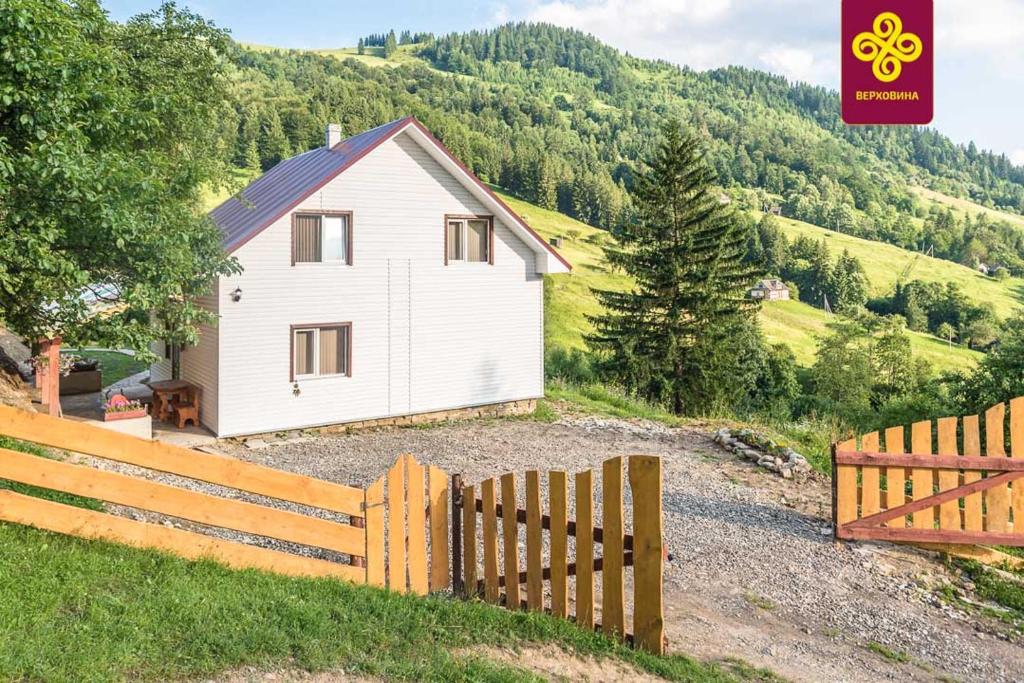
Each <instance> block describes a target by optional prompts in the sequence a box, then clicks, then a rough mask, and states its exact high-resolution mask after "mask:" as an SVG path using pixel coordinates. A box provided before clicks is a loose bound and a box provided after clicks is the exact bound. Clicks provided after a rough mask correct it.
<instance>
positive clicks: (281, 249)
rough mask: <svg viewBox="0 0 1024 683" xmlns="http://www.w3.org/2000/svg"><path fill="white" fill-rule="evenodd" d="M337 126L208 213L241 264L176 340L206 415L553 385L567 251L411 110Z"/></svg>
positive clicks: (443, 406) (281, 422) (344, 406)
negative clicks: (556, 311)
mask: <svg viewBox="0 0 1024 683" xmlns="http://www.w3.org/2000/svg"><path fill="white" fill-rule="evenodd" d="M326 138H327V139H326V144H325V145H324V146H323V147H320V148H317V149H314V150H312V151H309V152H306V153H304V154H300V155H298V156H295V157H292V158H291V159H287V160H285V161H282V162H281V163H279V164H278V165H277V166H275V167H274V168H272V169H270V170H269V171H267V173H265V174H264V175H263V176H261V177H260V178H257V179H256V180H255V181H253V183H252V184H250V185H249V186H248V187H247V188H246V189H245V190H243V191H242V193H241V194H242V201H239V199H237V198H232V199H229V200H227V201H226V202H224V203H223V204H221V205H220V206H219V207H217V208H216V209H214V210H213V212H211V214H210V216H211V218H212V219H213V221H214V222H215V223H216V224H217V225H218V227H219V228H220V230H221V232H222V234H223V239H224V246H225V248H226V249H227V251H228V252H229V253H231V254H232V255H234V256H235V258H237V259H238V261H239V263H240V265H241V266H242V267H243V269H244V270H243V272H242V273H241V274H239V275H234V276H230V277H222V278H219V279H218V280H217V281H216V283H215V284H214V288H213V291H212V293H211V294H210V296H208V297H206V298H204V299H203V300H202V301H201V303H202V304H203V305H204V306H205V307H206V308H207V309H209V310H211V311H212V312H214V313H215V314H216V315H217V317H218V322H217V324H216V325H214V326H205V327H203V328H202V329H201V336H200V340H199V343H198V344H197V345H195V346H190V347H187V348H185V349H183V350H181V351H180V355H179V357H180V368H181V378H182V379H184V380H187V381H189V382H192V383H193V384H197V385H199V386H200V387H201V388H202V397H203V398H202V406H201V415H200V421H201V422H202V423H203V424H204V425H205V426H206V427H207V428H209V429H210V430H212V431H213V432H214V433H216V434H218V435H219V436H234V435H241V434H252V433H258V432H269V431H277V430H287V429H298V428H304V427H314V426H320V425H327V424H336V423H346V422H355V421H363V420H374V419H380V418H393V417H399V416H407V415H414V414H421V413H433V412H439V411H448V410H453V409H460V408H468V407H476V406H484V405H492V404H504V403H510V402H516V401H528V400H529V399H534V398H538V397H540V396H543V394H544V292H543V289H544V288H543V276H544V274H546V273H565V272H568V271H569V270H570V265H569V264H568V262H567V261H566V260H565V259H563V258H562V257H561V256H559V255H558V253H557V252H556V251H555V250H554V249H553V248H552V247H551V246H550V245H549V244H548V243H547V242H546V241H545V240H544V239H542V238H541V237H539V236H538V235H537V234H536V233H535V232H534V231H533V230H531V229H530V227H529V226H528V225H527V224H526V223H525V222H524V221H523V219H522V218H520V217H519V216H517V215H516V214H515V212H513V211H512V210H511V209H510V208H509V207H508V206H507V205H506V204H505V203H504V202H502V201H501V200H500V199H499V198H498V197H497V196H496V195H495V194H494V193H493V192H491V190H490V189H489V188H488V187H487V186H486V185H484V184H483V183H482V182H480V180H478V179H477V178H476V177H475V176H474V175H473V174H472V173H470V171H469V170H467V169H466V167H465V166H464V165H463V164H462V163H461V162H459V161H458V160H457V159H455V158H454V157H453V156H452V154H451V153H450V152H449V151H448V150H447V149H446V148H445V147H444V146H443V145H442V144H441V143H440V142H438V141H437V140H436V139H435V138H434V137H433V136H432V135H431V134H430V133H429V132H428V131H427V129H426V128H424V126H423V125H422V124H421V123H420V122H419V121H417V120H416V119H414V118H412V117H409V118H404V119H401V120H398V121H393V122H391V123H387V124H384V125H382V126H379V127H377V128H374V129H372V130H369V131H366V132H364V133H360V134H359V135H356V136H354V137H350V138H348V139H345V140H343V139H342V138H341V134H340V126H337V125H331V126H329V127H328V128H327V136H326ZM170 373H171V362H170V361H169V360H165V361H162V362H161V363H159V364H157V365H156V366H154V367H153V369H152V376H153V379H154V380H160V379H166V378H168V377H169V376H170Z"/></svg>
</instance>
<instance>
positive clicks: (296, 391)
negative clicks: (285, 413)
mask: <svg viewBox="0 0 1024 683" xmlns="http://www.w3.org/2000/svg"><path fill="white" fill-rule="evenodd" d="M301 393H302V389H299V383H298V382H295V383H293V384H292V396H298V395H299V394H301Z"/></svg>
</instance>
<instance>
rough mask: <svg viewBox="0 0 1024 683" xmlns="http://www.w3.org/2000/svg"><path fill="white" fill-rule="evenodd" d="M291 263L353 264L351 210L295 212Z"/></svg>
mask: <svg viewBox="0 0 1024 683" xmlns="http://www.w3.org/2000/svg"><path fill="white" fill-rule="evenodd" d="M292 263H344V264H348V265H352V214H350V213H321V214H317V213H297V214H295V216H294V218H293V230H292Z"/></svg>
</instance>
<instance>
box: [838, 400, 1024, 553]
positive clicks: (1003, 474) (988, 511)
mask: <svg viewBox="0 0 1024 683" xmlns="http://www.w3.org/2000/svg"><path fill="white" fill-rule="evenodd" d="M1006 412H1007V411H1006V405H1005V404H1002V403H1000V404H998V405H995V406H993V407H992V408H990V409H989V410H987V411H986V412H985V415H984V420H982V419H981V418H980V417H979V416H977V415H970V416H967V417H964V418H963V419H962V420H961V419H958V418H955V417H948V418H941V419H939V420H937V421H936V422H935V423H934V424H933V423H932V422H931V421H925V422H918V423H916V424H914V425H912V426H911V429H910V442H909V446H910V448H909V452H908V451H907V450H906V448H905V447H906V445H907V444H906V436H905V432H904V428H903V427H892V428H890V429H886V430H884V432H883V433H879V432H873V433H871V434H865V435H863V436H862V437H860V444H859V446H858V443H857V440H856V439H851V440H849V441H844V442H842V443H838V444H835V445H834V446H833V455H832V469H833V477H832V482H833V518H834V519H833V522H834V527H835V535H836V538H841V539H879V540H887V541H903V542H914V543H929V544H972V545H973V544H979V545H986V544H991V545H1006V546H1024V398H1016V399H1013V400H1012V401H1010V409H1009V412H1010V420H1009V425H1008V426H1007V423H1006ZM1007 436H1009V441H1010V446H1011V448H1010V453H1009V455H1008V453H1007V448H1006V439H1007ZM982 443H984V444H985V447H984V449H983V448H982Z"/></svg>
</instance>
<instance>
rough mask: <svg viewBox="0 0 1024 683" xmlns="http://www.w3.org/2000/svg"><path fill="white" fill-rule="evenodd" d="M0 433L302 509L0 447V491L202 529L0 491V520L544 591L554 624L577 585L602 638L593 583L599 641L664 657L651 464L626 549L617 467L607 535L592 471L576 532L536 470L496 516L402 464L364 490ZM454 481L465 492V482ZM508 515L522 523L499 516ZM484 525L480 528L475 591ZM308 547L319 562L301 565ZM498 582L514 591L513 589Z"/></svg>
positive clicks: (162, 449)
mask: <svg viewBox="0 0 1024 683" xmlns="http://www.w3.org/2000/svg"><path fill="white" fill-rule="evenodd" d="M0 435H4V436H8V437H12V438H15V439H20V440H23V441H28V442H31V443H35V444H40V445H43V446H49V447H52V448H57V449H62V450H66V451H70V452H74V453H80V454H85V455H90V456H94V457H96V458H100V459H103V460H111V461H115V462H120V463H125V464H128V465H133V466H136V467H140V468H144V469H147V470H154V471H156V472H162V473H166V474H172V475H176V476H178V477H184V478H186V479H192V480H196V481H199V482H205V483H207V484H213V485H215V486H216V487H223V488H226V489H234V490H236V491H241V492H245V493H248V494H253V495H254V496H256V497H261V498H272V499H276V500H279V501H286V502H288V503H294V504H297V505H299V506H303V508H302V509H303V510H306V511H304V512H297V511H292V510H285V509H281V508H280V507H273V506H271V505H269V504H263V503H262V502H250V501H249V500H240V499H238V498H237V497H231V496H232V495H233V494H230V493H229V494H226V495H220V494H218V493H215V492H206V491H198V490H194V489H192V488H184V487H180V486H175V485H171V484H167V483H161V482H157V481H153V480H151V479H147V478H145V477H143V476H132V475H128V474H121V473H116V472H109V471H104V470H101V469H97V468H95V467H91V466H89V465H87V464H74V463H72V462H63V461H58V460H51V459H48V458H40V457H37V456H34V455H28V454H25V453H21V452H18V451H13V450H8V449H4V448H0V479H5V480H10V481H15V482H19V483H22V484H27V485H31V486H37V487H42V488H46V489H51V490H55V491H62V492H65V493H70V494H75V495H79V496H85V497H89V498H94V499H98V500H101V501H104V502H107V503H112V504H115V505H123V506H126V507H130V508H136V509H140V510H145V511H149V512H153V513H158V514H159V515H166V516H170V517H174V518H178V519H181V520H186V521H188V522H192V523H194V524H195V525H196V526H195V527H194V528H190V529H181V528H175V527H168V526H164V525H162V524H159V523H152V522H146V521H138V520H135V519H129V518H126V517H122V516H117V515H113V514H109V513H106V512H98V511H93V510H86V509H83V508H80V507H75V506H71V505H66V504H63V503H58V502H54V501H50V500H45V499H42V498H38V497H34V496H28V495H24V494H21V493H17V492H14V491H10V490H0V521H6V522H15V523H18V524H25V525H28V526H33V527H36V528H39V529H46V530H49V531H54V532H58V533H63V534H69V535H72V536H79V537H83V538H91V539H101V540H106V541H113V542H120V543H126V544H129V545H133V546H137V547H145V548H152V549H156V550H162V551H166V552H171V553H174V554H176V555H179V556H181V557H184V558H188V559H200V558H210V559H214V560H217V561H219V562H222V563H224V564H226V565H228V566H230V567H234V568H240V569H241V568H255V569H262V570H267V571H273V572H278V573H282V574H288V575H294V576H333V577H338V578H343V579H346V580H349V581H353V582H356V583H367V584H370V585H375V586H382V587H387V588H389V589H391V590H395V591H399V592H407V591H408V592H413V593H417V594H421V595H422V594H426V593H428V592H435V591H443V590H446V589H448V588H449V587H451V586H452V579H453V577H454V579H455V582H456V589H457V592H458V593H460V594H464V595H470V596H474V595H476V594H477V590H478V589H477V587H478V586H479V587H480V588H481V589H482V592H483V595H484V597H485V599H487V600H488V601H491V602H498V601H499V599H500V598H501V597H502V596H504V597H505V598H506V604H507V605H508V606H510V607H514V608H519V607H520V606H522V607H525V608H527V609H532V610H540V609H544V598H543V592H542V591H543V583H544V582H548V583H549V585H550V589H551V592H552V601H551V608H550V609H551V612H552V613H554V614H556V615H559V616H562V617H567V616H568V609H569V595H568V577H570V576H575V577H576V593H575V602H576V616H575V619H576V621H577V622H578V623H580V624H581V625H582V626H584V627H587V628H594V626H595V621H596V618H595V611H596V610H595V605H594V574H595V573H600V574H601V577H602V582H601V588H602V601H601V624H600V625H599V628H601V629H602V630H603V631H605V632H606V633H610V634H615V635H618V636H621V637H630V638H633V639H634V641H635V643H636V644H637V645H638V646H639V647H643V648H645V649H648V650H651V651H654V652H662V651H663V647H664V644H663V640H664V639H663V624H662V622H663V617H662V570H663V564H662V562H663V559H662V535H661V534H662V522H661V462H660V460H659V459H658V458H654V457H650V456H630V457H629V484H630V487H631V489H632V494H633V501H634V504H633V534H632V535H629V534H626V533H625V524H624V523H625V517H624V508H623V477H622V466H623V458H613V459H611V460H608V461H606V462H605V463H604V466H603V477H602V479H603V481H602V494H603V495H602V498H603V513H602V518H601V520H602V524H603V528H601V527H595V526H594V521H595V520H594V509H593V479H592V473H591V472H590V471H587V472H581V473H580V474H577V475H576V520H575V521H573V520H570V519H569V510H568V500H569V498H568V480H567V475H566V474H565V473H564V472H551V473H550V474H549V482H550V484H551V499H550V503H549V506H548V509H549V512H548V514H547V515H543V514H541V502H540V476H541V475H540V473H538V472H535V471H534V472H528V473H527V476H526V501H527V503H526V509H523V510H521V509H518V507H517V504H516V502H515V501H516V498H515V496H516V489H515V476H514V475H512V474H506V475H503V476H502V477H501V504H499V503H498V502H497V493H496V485H495V480H494V479H488V480H486V481H485V482H483V483H482V484H481V485H480V486H479V490H480V491H481V493H482V498H481V499H480V500H477V498H476V494H475V492H476V490H477V488H476V487H473V486H466V487H462V486H461V484H458V485H456V486H454V487H451V488H450V487H449V477H448V475H447V473H445V472H444V471H443V470H440V469H438V468H437V467H433V466H424V465H422V464H420V463H419V462H417V460H416V459H415V458H413V457H412V456H411V455H402V456H399V458H398V460H397V461H396V462H395V464H394V465H393V466H392V467H391V468H390V469H389V470H388V471H387V473H385V474H384V475H383V476H382V477H381V478H379V479H377V480H376V481H375V482H373V483H372V484H370V485H369V486H368V487H366V488H365V489H361V488H355V487H352V486H345V485H342V484H337V483H334V482H329V481H323V480H319V479H314V478H312V477H307V476H304V475H300V474H295V473H292V472H285V471H281V470H275V469H272V468H269V467H264V466H261V465H256V464H252V463H248V462H244V461H241V460H236V459H234V458H229V457H225V456H220V455H212V454H208V453H202V452H199V451H194V450H188V449H184V448H179V447H176V446H172V445H169V444H165V443H161V442H158V441H148V440H145V439H139V438H136V437H133V436H128V435H125V434H120V433H118V432H114V431H110V430H108V429H104V428H102V427H96V426H92V425H88V424H86V423H82V422H74V421H69V420H64V419H60V418H56V417H51V416H48V415H43V414H38V413H32V412H26V411H21V410H17V409H14V408H10V407H6V406H0ZM452 480H453V481H455V482H458V481H459V477H458V476H457V475H456V477H452ZM206 488H207V490H209V491H217V490H218V489H217V488H214V487H206ZM250 499H252V496H250ZM255 500H259V498H256V499H255ZM449 501H450V503H449ZM449 504H451V511H452V513H453V514H452V516H451V518H449ZM505 509H508V510H510V511H511V510H514V511H515V514H509V515H504V514H503V511H504V510H505ZM478 513H480V514H482V515H483V536H482V542H483V553H482V558H483V564H484V570H483V573H482V575H481V576H482V579H481V580H480V581H478V580H477V576H478V574H477V557H478V555H477V552H476V551H477V524H476V520H477V514H478ZM499 518H500V519H501V520H502V529H503V535H504V541H505V549H506V552H505V554H504V574H501V573H500V572H499V569H498V541H497V538H498V526H497V525H498V522H497V520H498V519H499ZM519 524H525V525H526V557H527V565H526V571H525V572H520V571H519V554H518V553H519V530H518V525H519ZM210 527H213V528H217V529H225V530H230V531H235V532H241V533H242V534H246V535H253V536H258V537H264V538H269V539H276V540H278V541H284V542H286V543H288V544H295V545H296V546H304V547H305V548H306V549H307V550H303V549H302V548H298V547H295V548H294V552H291V551H286V550H274V549H269V548H264V547H261V546H260V545H254V544H250V543H246V542H241V541H237V540H228V539H225V538H219V537H216V536H214V535H210V534H209V531H210V529H209V528H210ZM449 530H450V532H451V536H450V537H449ZM542 530H548V531H549V532H550V535H551V539H550V540H551V549H552V552H551V558H552V559H551V563H550V566H549V567H542V566H541V547H542ZM570 536H572V537H575V541H576V542H575V546H576V558H575V562H573V563H569V562H568V538H569V537H570ZM449 539H450V540H451V543H450V544H449ZM596 544H600V545H601V546H602V548H603V552H602V554H601V557H595V552H594V546H595V545H596ZM309 548H312V549H314V551H315V552H314V553H313V554H315V555H319V556H320V557H309V556H308V554H309V553H308V549H309ZM463 551H464V552H463ZM630 566H632V567H633V575H634V605H635V606H634V610H633V634H634V635H633V636H629V634H628V633H627V631H626V626H625V611H626V610H625V582H624V569H625V568H626V567H630ZM506 576H509V577H516V580H515V581H511V582H508V581H506V579H505V577H506ZM521 584H526V601H525V602H522V601H520V598H519V588H520V585H521ZM467 586H468V587H469V589H468V590H464V587H467ZM502 588H504V594H502V593H501V589H502Z"/></svg>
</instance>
